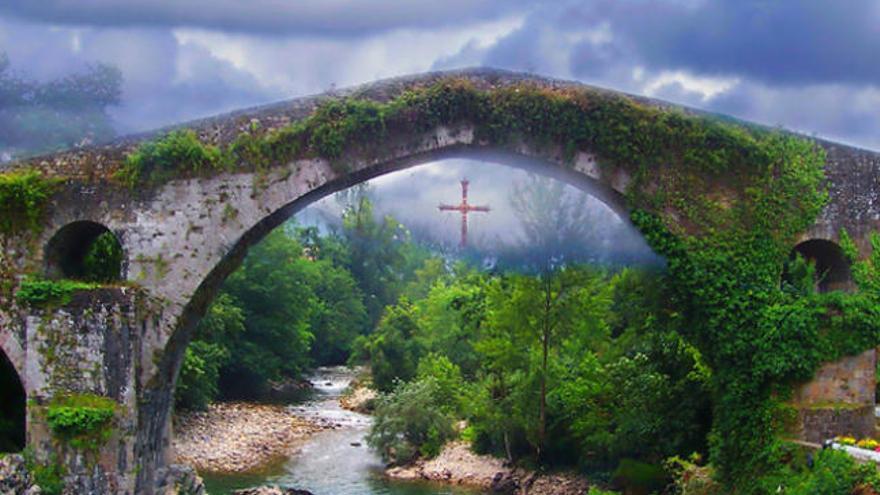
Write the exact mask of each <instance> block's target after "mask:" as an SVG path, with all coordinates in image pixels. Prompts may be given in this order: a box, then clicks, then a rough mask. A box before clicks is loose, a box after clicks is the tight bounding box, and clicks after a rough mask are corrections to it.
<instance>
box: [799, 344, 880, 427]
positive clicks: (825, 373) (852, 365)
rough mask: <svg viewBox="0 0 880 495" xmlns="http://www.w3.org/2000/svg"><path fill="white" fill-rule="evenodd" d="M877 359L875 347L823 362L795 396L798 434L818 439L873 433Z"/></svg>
mask: <svg viewBox="0 0 880 495" xmlns="http://www.w3.org/2000/svg"><path fill="white" fill-rule="evenodd" d="M875 363H876V352H875V351H874V350H873V349H872V350H870V351H866V352H864V353H862V354H859V355H858V356H850V357H846V358H843V359H841V360H840V361H837V362H835V363H828V364H826V365H824V366H822V367H821V368H820V369H819V371H817V372H816V375H815V376H814V378H813V380H812V381H810V382H809V383H806V384H804V385H802V386H801V387H799V388H798V389H797V390H796V391H795V396H794V403H795V405H796V407H797V408H798V418H797V425H796V428H797V432H798V434H799V436H800V437H801V438H803V439H804V440H807V441H810V442H817V443H821V442H823V441H824V440H827V439H829V438H832V437H834V436H837V435H853V436H855V437H857V438H864V437H872V436H874V434H875V424H876V419H875V417H874V400H875V398H874V395H875V384H876V378H875Z"/></svg>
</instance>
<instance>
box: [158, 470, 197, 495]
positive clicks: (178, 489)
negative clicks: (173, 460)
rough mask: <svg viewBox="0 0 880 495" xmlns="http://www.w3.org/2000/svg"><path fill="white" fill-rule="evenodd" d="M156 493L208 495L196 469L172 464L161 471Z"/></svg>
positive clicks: (165, 494) (167, 494)
mask: <svg viewBox="0 0 880 495" xmlns="http://www.w3.org/2000/svg"><path fill="white" fill-rule="evenodd" d="M156 479H157V480H158V482H157V484H156V493H159V494H162V495H206V492H205V483H204V481H202V478H201V477H199V475H198V474H196V471H195V469H193V468H191V467H189V466H183V465H180V464H171V465H170V466H168V467H165V468H163V469H161V470H159V473H158V475H157V477H156Z"/></svg>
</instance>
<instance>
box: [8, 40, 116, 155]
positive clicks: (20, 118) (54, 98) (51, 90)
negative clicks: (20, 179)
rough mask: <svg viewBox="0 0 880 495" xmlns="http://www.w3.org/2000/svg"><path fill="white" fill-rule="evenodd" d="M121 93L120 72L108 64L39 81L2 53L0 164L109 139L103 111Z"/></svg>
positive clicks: (109, 126)
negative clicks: (23, 73) (14, 68)
mask: <svg viewBox="0 0 880 495" xmlns="http://www.w3.org/2000/svg"><path fill="white" fill-rule="evenodd" d="M121 88H122V73H121V72H120V71H119V70H118V69H116V68H114V67H111V66H108V65H103V64H98V65H94V66H90V67H88V68H87V69H86V70H85V71H84V72H82V73H79V74H71V75H68V76H65V77H61V78H58V79H55V80H52V81H48V82H38V81H34V80H30V79H26V78H23V77H21V76H20V75H18V74H15V73H14V72H13V71H12V69H11V66H10V63H9V58H8V57H7V56H6V55H5V54H0V161H3V160H2V155H4V154H5V155H6V158H7V159H9V158H11V157H14V156H21V155H27V154H35V153H40V152H48V151H52V150H57V149H61V148H69V147H72V146H76V145H80V144H84V143H88V142H93V141H100V140H104V139H107V138H109V137H112V136H113V134H114V130H113V125H112V121H111V119H110V116H109V114H108V113H107V109H108V108H109V107H111V106H115V105H118V104H119V103H120V98H121V96H122V89H121Z"/></svg>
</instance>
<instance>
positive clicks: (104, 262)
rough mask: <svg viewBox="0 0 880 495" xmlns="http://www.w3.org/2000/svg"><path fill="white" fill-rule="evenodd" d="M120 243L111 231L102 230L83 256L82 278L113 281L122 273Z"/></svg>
mask: <svg viewBox="0 0 880 495" xmlns="http://www.w3.org/2000/svg"><path fill="white" fill-rule="evenodd" d="M122 258H123V252H122V245H121V244H120V243H119V239H117V238H116V236H115V235H114V234H113V233H112V232H109V231H108V232H104V233H103V234H101V235H99V236H98V237H96V238H95V240H94V241H92V243H91V244H90V245H89V247H88V250H87V251H86V254H85V257H84V258H83V276H82V277H81V278H82V279H83V280H87V281H91V282H113V281H115V280H119V278H120V276H121V274H122Z"/></svg>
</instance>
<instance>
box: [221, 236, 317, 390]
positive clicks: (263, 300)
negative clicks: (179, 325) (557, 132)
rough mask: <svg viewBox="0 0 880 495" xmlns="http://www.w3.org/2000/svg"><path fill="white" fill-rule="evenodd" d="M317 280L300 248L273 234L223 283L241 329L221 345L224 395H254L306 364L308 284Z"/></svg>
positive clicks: (311, 300)
mask: <svg viewBox="0 0 880 495" xmlns="http://www.w3.org/2000/svg"><path fill="white" fill-rule="evenodd" d="M318 276H320V272H319V271H318V267H317V266H315V265H314V264H313V263H312V262H310V261H309V260H308V259H306V258H304V257H303V248H302V246H301V245H300V244H299V243H298V242H297V241H296V240H295V239H293V238H291V237H290V236H288V235H287V234H286V233H285V232H284V231H282V230H277V231H275V232H272V233H271V234H269V235H268V236H267V237H266V239H265V240H263V242H261V243H260V244H258V245H257V246H255V247H254V248H253V249H252V250H251V252H250V253H249V254H248V256H247V257H246V258H245V260H244V263H243V264H242V267H241V268H240V269H239V270H237V271H236V272H234V273H233V274H232V275H231V276H230V277H229V278H228V279H227V281H226V283H225V284H224V292H226V293H227V294H228V295H229V296H230V298H231V299H232V300H234V301H235V304H236V305H237V306H238V307H240V308H241V310H242V312H243V314H244V328H245V330H244V332H242V333H235V334H233V335H232V336H231V338H229V339H228V340H226V342H225V345H226V348H227V349H228V350H229V351H230V359H229V361H228V363H227V365H226V366H224V367H223V368H222V370H221V373H220V382H221V390H222V391H224V393H225V395H228V396H233V397H249V396H250V397H252V396H254V395H259V394H260V393H261V392H262V391H264V390H265V389H266V387H267V386H268V383H269V381H273V380H279V379H282V378H284V377H293V378H296V377H298V376H299V374H300V373H301V372H302V371H303V370H304V369H305V368H306V367H307V366H308V364H309V360H308V355H309V350H310V345H311V342H312V341H313V334H312V331H311V328H310V322H311V319H312V316H313V314H314V311H315V308H316V306H317V300H316V296H315V293H314V291H313V290H312V286H311V285H310V283H309V281H312V280H315V278H316V277H318Z"/></svg>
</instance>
